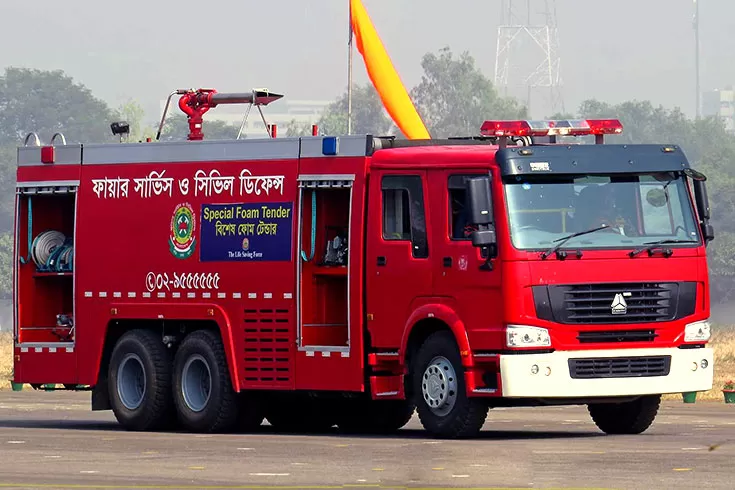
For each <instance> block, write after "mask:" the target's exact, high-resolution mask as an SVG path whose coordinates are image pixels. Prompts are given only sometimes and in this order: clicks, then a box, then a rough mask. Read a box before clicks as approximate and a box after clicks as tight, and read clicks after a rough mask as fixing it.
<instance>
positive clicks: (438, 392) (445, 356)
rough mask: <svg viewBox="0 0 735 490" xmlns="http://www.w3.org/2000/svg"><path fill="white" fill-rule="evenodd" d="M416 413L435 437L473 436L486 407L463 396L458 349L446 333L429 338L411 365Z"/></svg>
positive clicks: (463, 387) (462, 379)
mask: <svg viewBox="0 0 735 490" xmlns="http://www.w3.org/2000/svg"><path fill="white" fill-rule="evenodd" d="M411 371H412V377H413V393H414V397H415V399H416V410H417V412H418V415H419V419H420V420H421V424H422V425H423V426H424V429H426V430H427V431H429V432H430V433H432V434H433V435H435V436H437V437H442V438H462V437H470V436H473V435H476V434H477V433H478V432H479V431H480V429H481V428H482V426H483V424H484V423H485V419H486V418H487V413H488V410H489V407H488V405H487V404H486V403H484V402H483V401H482V400H479V399H476V398H470V397H468V396H467V389H466V385H465V379H464V368H463V367H462V361H461V358H460V357H459V349H458V347H457V343H456V342H455V340H454V336H453V335H452V334H451V333H450V332H437V333H435V334H432V335H431V336H430V337H429V338H428V339H426V341H425V342H424V343H423V345H422V346H421V347H420V348H419V351H418V353H417V354H416V357H415V358H414V361H413V363H412V369H411Z"/></svg>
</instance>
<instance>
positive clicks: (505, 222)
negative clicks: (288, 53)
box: [13, 89, 714, 438]
mask: <svg viewBox="0 0 735 490" xmlns="http://www.w3.org/2000/svg"><path fill="white" fill-rule="evenodd" d="M176 94H178V95H179V96H180V97H181V99H180V100H179V104H178V106H179V108H180V109H181V110H182V111H184V113H185V114H186V115H187V117H188V119H189V131H188V135H187V139H186V140H184V141H171V142H162V141H153V142H141V143H123V142H118V141H115V142H114V143H110V144H86V143H84V142H81V143H73V142H66V140H65V138H64V137H63V136H61V137H59V138H57V137H54V138H52V140H51V142H50V143H49V144H48V145H44V146H42V145H41V142H40V140H39V139H38V138H37V137H36V136H35V135H31V136H29V137H28V138H26V144H25V145H23V146H20V148H18V168H17V184H16V197H15V199H16V201H15V210H16V211H15V212H16V214H15V223H16V227H15V236H14V239H15V242H14V257H15V258H16V260H14V264H13V298H14V302H13V303H14V318H13V328H14V338H15V345H14V370H13V373H14V379H13V381H15V382H17V383H29V384H31V386H33V387H34V388H41V387H42V386H51V385H53V386H55V387H56V388H57V389H67V390H89V391H90V392H91V407H92V409H93V410H112V411H113V412H114V414H115V417H116V418H117V420H118V421H119V422H120V424H121V425H122V426H123V427H125V428H126V429H129V430H139V431H153V430H159V429H163V428H172V429H173V428H181V429H183V430H188V431H193V432H213V431H217V432H222V431H230V430H235V429H237V430H239V431H243V430H245V431H247V430H253V429H254V428H256V427H257V426H259V425H261V423H262V422H263V421H264V420H267V421H268V422H269V423H270V424H271V425H272V426H273V427H274V428H275V429H276V430H288V431H315V430H327V429H328V428H330V427H332V426H335V425H336V426H338V427H339V428H340V429H341V430H344V431H351V432H355V431H359V432H365V433H377V432H381V433H386V432H395V431H397V430H398V429H400V428H401V427H403V426H404V425H405V424H406V423H407V422H408V421H409V420H410V419H411V417H412V415H413V414H414V413H415V412H418V416H419V419H420V421H421V424H422V425H423V427H424V428H425V429H426V430H427V431H428V432H429V433H430V434H432V435H434V436H437V437H443V438H456V437H468V436H473V435H475V434H477V433H478V431H479V430H480V428H481V427H482V426H483V424H484V422H485V419H486V416H487V414H488V410H489V409H491V408H493V407H514V406H523V407H528V406H547V405H567V404H575V405H577V404H586V405H587V406H588V409H589V412H590V415H591V417H592V420H593V421H594V422H595V424H597V426H598V427H599V428H600V430H602V431H603V432H605V433H607V434H634V433H640V432H643V431H645V430H646V429H647V428H648V427H649V426H650V424H651V423H652V422H653V420H654V419H655V417H656V414H657V411H658V407H659V403H660V400H661V395H662V394H664V393H681V392H687V391H704V390H708V389H710V388H711V387H712V368H713V363H712V349H711V348H710V347H708V342H709V340H710V325H709V313H710V310H709V304H708V303H707V298H709V294H708V289H709V278H708V275H707V274H708V272H707V270H708V269H707V258H706V251H707V249H706V246H707V244H708V243H709V241H710V240H711V239H712V238H713V236H714V234H713V230H712V226H711V225H710V223H709V220H710V208H709V202H708V199H707V192H706V187H705V183H706V178H705V177H704V176H703V175H701V174H700V173H698V172H696V171H694V170H693V169H691V168H690V166H689V163H688V161H687V158H686V156H685V154H684V153H683V151H682V150H681V149H680V148H679V147H678V146H676V145H671V144H668V143H666V144H661V145H658V144H650V145H630V144H625V145H622V144H620V145H619V144H604V143H605V142H604V137H607V135H613V136H612V137H615V136H614V135H617V134H619V133H620V132H621V131H622V125H621V124H620V122H619V121H617V120H614V119H601V120H570V121H487V122H485V123H484V124H483V125H482V129H481V130H480V133H481V134H480V135H471V136H470V137H460V138H451V139H446V140H428V141H422V140H402V139H396V138H392V137H376V136H372V135H358V136H355V135H351V136H345V135H328V136H319V135H318V130H317V128H312V136H306V137H298V138H280V137H278V136H277V132H276V128H275V126H269V125H268V124H267V123H266V124H264V126H265V127H268V128H270V129H269V131H268V132H267V133H266V132H264V135H263V136H264V137H263V138H260V139H257V138H253V137H248V138H246V139H239V137H236V138H233V139H232V140H217V141H202V140H203V139H204V134H205V133H206V131H205V130H204V129H203V124H204V123H203V119H202V115H203V114H204V112H206V111H208V110H210V109H215V108H216V107H218V106H219V105H221V104H231V103H244V104H250V105H255V106H256V107H258V109H259V110H260V109H261V108H262V107H265V106H267V105H268V104H270V103H276V102H277V100H278V99H280V97H281V96H280V95H277V94H272V93H270V92H268V91H264V90H260V91H258V90H256V91H253V92H252V93H247V92H246V93H235V94H221V93H217V92H215V91H214V90H211V89H207V90H198V91H194V90H179V91H175V92H174V93H173V94H172V96H173V95H176ZM169 101H170V98H169ZM169 101H167V107H168V102H169ZM164 119H165V115H164V117H162V123H161V126H162V125H163V120H164ZM264 123H265V120H264ZM160 130H161V128H160V127H159V135H160ZM238 136H239V135H238ZM561 136H564V137H575V138H577V137H578V138H586V137H587V136H591V137H592V138H593V139H594V141H595V143H596V144H589V145H576V144H573V145H570V144H567V143H566V142H565V144H563V145H562V144H556V142H557V141H556V138H557V137H561ZM542 138H543V139H544V141H543V142H542V141H541V139H542ZM115 139H118V138H115ZM156 139H158V138H156ZM539 162H543V165H539ZM690 189H691V190H690ZM651 191H654V192H653V193H651ZM647 196H659V198H658V199H650V200H649V199H647ZM182 203H184V204H183V206H184V207H183V208H182V207H181V205H182ZM177 206H178V207H177ZM177 210H178V211H177ZM179 211H181V212H182V213H184V214H183V215H181V216H185V217H186V219H183V220H179V219H178V217H179V214H180V213H179ZM177 213H179V214H177ZM616 223H624V225H620V226H617V225H615V226H613V225H614V224H616ZM121 230H122V231H124V232H122V233H121ZM177 233H178V235H177ZM100 237H108V238H109V239H106V240H100ZM337 237H339V238H338V239H337ZM174 238H176V239H177V240H179V241H180V243H179V244H178V245H176V240H174ZM336 243H339V247H338V248H337V249H335V244H336ZM173 245H176V247H173ZM664 245H665V246H664ZM330 246H331V248H330ZM177 247H178V248H177ZM662 248H665V253H664V251H663V250H662ZM335 250H336V252H337V253H336V255H335ZM643 251H648V253H643ZM110 257H113V258H114V260H109V258H110ZM335 257H336V258H335ZM199 279H201V280H199ZM205 279H207V280H205ZM611 300H612V302H611ZM626 313H627V314H626ZM688 347H697V348H688ZM692 366H696V369H694V370H692ZM621 379H622V380H624V381H625V382H621ZM610 406H612V407H614V409H613V410H611V409H610Z"/></svg>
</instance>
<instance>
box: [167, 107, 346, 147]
mask: <svg viewBox="0 0 735 490" xmlns="http://www.w3.org/2000/svg"><path fill="white" fill-rule="evenodd" d="M177 102H178V99H176V98H175V97H174V98H173V99H171V107H170V108H169V117H170V116H171V115H173V114H181V111H180V110H179V109H178V107H177V106H176V103H177ZM332 102H334V101H324V100H286V99H281V100H278V101H276V102H274V103H273V104H271V105H268V106H264V107H262V109H263V115H264V116H265V120H266V122H267V123H268V124H275V125H276V126H277V127H278V134H279V135H282V136H285V135H286V131H287V129H288V126H289V124H292V123H296V124H297V125H298V126H299V127H306V128H311V125H312V124H316V123H317V122H318V121H319V118H320V117H321V115H322V113H323V112H324V110H325V109H326V108H327V106H329V105H330V104H331V103H332ZM159 105H160V112H159V119H160V117H161V115H162V114H163V109H164V108H165V107H166V100H165V99H164V100H161V101H160V102H159ZM248 107H249V106H248V105H247V104H241V105H219V106H217V107H215V108H214V109H212V110H210V111H209V112H207V113H206V114H205V115H204V122H205V124H206V122H207V121H223V122H225V123H228V124H232V126H233V127H234V128H235V129H234V131H235V134H236V133H237V129H239V128H240V124H242V119H243V117H244V115H245V113H246V111H247V110H248ZM243 136H248V137H255V138H258V137H265V136H267V132H266V129H265V126H264V125H263V119H262V118H261V117H260V112H258V108H257V107H252V108H251V109H250V114H248V120H247V122H246V123H245V127H244V128H243Z"/></svg>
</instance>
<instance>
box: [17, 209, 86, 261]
mask: <svg viewBox="0 0 735 490" xmlns="http://www.w3.org/2000/svg"><path fill="white" fill-rule="evenodd" d="M31 260H33V262H34V263H35V264H36V267H37V268H38V272H71V271H72V270H73V261H74V244H73V240H72V239H71V238H69V237H67V236H66V235H64V234H63V233H61V232H60V231H56V230H47V231H44V232H42V233H39V234H38V236H36V238H35V239H34V238H33V208H32V202H31V200H30V198H29V199H28V257H26V258H24V257H20V263H21V264H27V263H28V262H30V261H31Z"/></svg>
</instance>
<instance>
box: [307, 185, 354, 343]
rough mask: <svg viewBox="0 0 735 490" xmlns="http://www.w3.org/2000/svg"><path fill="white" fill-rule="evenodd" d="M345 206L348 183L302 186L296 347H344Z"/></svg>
mask: <svg viewBox="0 0 735 490" xmlns="http://www.w3.org/2000/svg"><path fill="white" fill-rule="evenodd" d="M314 205H315V207H314ZM350 208H351V187H350V186H349V184H347V185H344V186H339V187H338V186H334V185H333V184H332V185H330V186H328V185H323V184H321V183H318V184H312V186H310V187H309V186H308V184H306V185H304V186H303V187H302V208H301V209H302V221H301V223H302V226H301V243H302V247H301V248H302V251H301V261H300V262H301V284H300V288H301V301H300V302H301V321H300V328H301V336H300V337H301V343H300V347H310V346H311V347H317V346H318V347H343V348H347V347H348V345H349V320H348V306H347V305H348V286H349V274H348V256H347V251H348V238H349V219H350ZM312 241H313V246H312Z"/></svg>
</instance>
